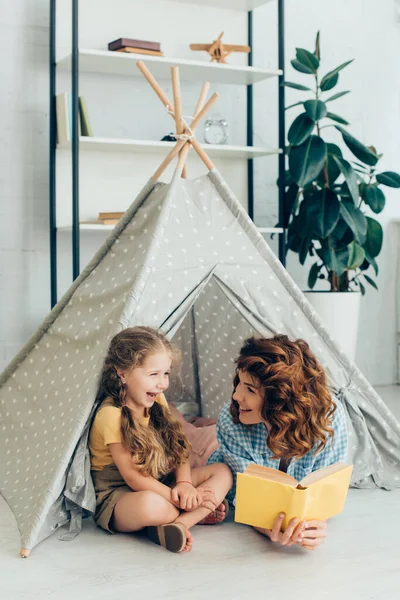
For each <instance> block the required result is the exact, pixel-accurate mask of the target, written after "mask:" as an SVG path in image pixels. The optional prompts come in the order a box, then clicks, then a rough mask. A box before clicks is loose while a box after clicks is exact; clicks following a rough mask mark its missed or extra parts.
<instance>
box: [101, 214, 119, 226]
mask: <svg viewBox="0 0 400 600" xmlns="http://www.w3.org/2000/svg"><path fill="white" fill-rule="evenodd" d="M123 214H124V213H123V212H100V213H99V216H98V219H97V223H101V224H102V225H116V224H117V223H118V221H119V220H120V218H121V217H122V215H123Z"/></svg>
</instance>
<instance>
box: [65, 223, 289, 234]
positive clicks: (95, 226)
mask: <svg viewBox="0 0 400 600" xmlns="http://www.w3.org/2000/svg"><path fill="white" fill-rule="evenodd" d="M114 227H115V225H101V224H100V223H80V225H79V229H80V230H81V231H103V232H106V231H112V230H113V229H114ZM257 229H258V231H259V232H260V233H282V232H283V229H282V228H281V227H257ZM71 230H72V226H71V225H63V226H62V227H59V228H58V231H67V232H68V231H71Z"/></svg>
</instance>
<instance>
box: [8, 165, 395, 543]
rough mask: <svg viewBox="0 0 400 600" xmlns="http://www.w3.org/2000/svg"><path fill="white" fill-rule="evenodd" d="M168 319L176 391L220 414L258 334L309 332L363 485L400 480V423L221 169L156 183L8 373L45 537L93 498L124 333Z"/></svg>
mask: <svg viewBox="0 0 400 600" xmlns="http://www.w3.org/2000/svg"><path fill="white" fill-rule="evenodd" d="M139 324H145V325H150V326H153V327H161V328H162V329H163V330H164V331H165V332H166V333H167V335H169V337H171V338H172V339H173V341H174V343H175V344H176V345H177V346H178V347H179V348H180V349H181V352H182V370H181V374H180V376H179V377H178V376H175V377H174V378H173V381H172V385H171V389H170V391H169V397H170V399H171V400H174V401H175V402H177V404H178V406H179V407H180V408H181V410H182V412H184V413H185V414H187V415H193V414H196V413H198V414H199V413H202V414H204V415H205V416H217V414H218V412H219V410H220V408H221V407H222V405H223V404H225V403H226V402H228V401H229V399H230V397H231V394H232V378H233V373H234V359H235V358H236V356H237V354H238V351H239V349H240V346H241V343H242V342H243V340H244V339H245V338H246V337H248V336H249V335H253V334H257V335H264V336H270V335H273V334H274V333H276V332H283V333H286V334H288V335H289V336H290V337H292V338H297V337H302V338H305V339H306V340H307V341H308V342H309V343H310V345H311V347H312V349H313V350H314V351H315V353H316V354H317V356H318V357H319V359H320V360H321V362H322V363H323V364H324V366H325V368H326V369H327V370H328V372H329V374H330V377H331V382H332V386H333V388H334V390H335V392H336V393H337V394H338V395H339V397H340V398H341V399H342V401H343V403H344V406H345V409H346V412H347V415H348V425H349V433H350V441H351V443H350V448H351V456H350V457H349V459H350V460H351V461H353V462H354V465H355V469H354V477H353V483H354V484H355V485H358V486H365V487H370V486H376V485H377V486H381V487H388V488H389V487H393V486H396V485H399V472H400V469H399V455H400V451H399V449H400V428H399V425H398V423H397V422H396V421H395V419H394V417H393V416H392V414H391V413H390V411H389V410H388V409H387V408H386V406H385V405H384V404H383V402H382V401H381V399H380V398H379V397H378V396H377V395H376V393H375V392H374V390H373V389H372V388H371V386H370V385H369V384H368V383H367V381H366V380H365V378H364V377H363V376H362V374H361V373H360V372H359V371H358V369H357V368H356V367H355V365H353V364H351V363H350V362H349V361H348V359H347V357H346V356H344V355H343V353H342V352H341V350H340V349H339V348H338V347H337V346H336V344H335V343H334V341H333V340H332V338H331V336H330V335H329V333H328V331H327V330H326V328H325V327H324V326H323V324H322V323H321V322H320V320H319V318H318V316H317V315H316V314H315V313H314V311H313V310H312V308H311V306H310V305H309V304H308V302H307V300H306V299H305V297H304V296H303V294H302V293H301V292H300V290H299V289H298V288H297V287H296V285H295V284H294V283H293V281H292V280H291V279H290V277H289V275H288V274H287V272H286V271H285V270H284V269H283V267H282V266H281V264H280V263H279V261H278V260H277V259H276V257H275V256H274V254H273V253H272V252H271V250H270V249H269V247H268V245H267V244H266V242H265V241H264V239H263V238H262V237H261V236H260V235H259V234H258V232H257V230H256V229H255V227H254V225H253V223H252V222H251V221H250V219H249V218H248V216H247V215H246V213H245V212H244V211H243V209H242V208H241V206H240V205H239V203H238V202H237V200H236V199H235V198H234V197H233V195H232V193H231V191H230V190H229V188H228V186H227V185H226V183H225V182H224V181H223V180H222V178H221V176H220V175H219V173H218V172H217V171H213V172H211V173H209V174H208V175H207V176H204V177H200V178H198V179H196V180H194V181H189V180H183V179H180V178H178V177H174V179H173V181H172V182H171V184H170V185H165V184H156V185H155V184H154V183H153V182H149V183H148V184H147V186H145V188H144V189H143V190H142V192H141V194H140V195H139V197H138V198H137V199H136V201H135V202H134V203H133V205H132V206H131V208H130V209H129V210H128V211H127V213H126V214H125V216H124V217H123V219H122V221H121V222H120V223H119V225H118V226H117V227H116V229H115V230H114V232H113V234H112V236H110V238H109V239H108V240H107V242H106V243H105V244H104V245H103V247H102V248H101V249H100V250H99V252H98V253H97V254H96V256H95V258H94V259H93V260H92V261H91V263H90V264H89V265H88V266H87V267H86V269H85V270H84V271H83V273H82V274H81V275H80V277H79V278H78V280H77V281H76V282H75V283H74V285H73V286H72V287H71V289H70V290H69V292H67V294H66V295H65V296H64V298H63V299H62V300H61V301H60V302H59V304H58V305H57V307H55V309H54V310H53V311H52V313H51V314H50V315H49V317H48V318H47V319H46V321H45V322H44V323H43V324H42V326H41V327H40V329H39V330H38V332H37V333H36V334H35V335H34V336H33V338H31V340H30V341H29V342H28V344H27V345H26V346H25V348H24V349H23V350H22V351H21V352H20V354H19V355H18V356H17V357H16V359H15V360H14V361H13V362H12V363H11V365H10V366H9V368H8V369H7V370H6V372H5V373H4V374H3V376H2V378H1V380H0V384H1V389H0V491H1V493H2V494H3V496H4V497H5V498H6V500H7V502H8V503H9V505H10V507H11V509H12V511H13V512H14V515H15V517H16V520H17V523H18V527H19V529H20V532H21V538H22V545H23V546H25V547H27V548H32V547H33V546H34V545H35V544H37V543H38V542H39V541H40V540H41V539H43V538H45V537H46V536H47V535H49V534H50V533H51V532H52V531H54V530H55V529H57V528H58V527H60V526H61V525H63V524H64V523H66V522H68V521H69V520H70V519H71V516H74V519H75V518H77V514H78V513H79V511H80V512H82V511H86V512H87V513H90V512H91V511H92V510H93V508H94V495H93V488H92V483H91V480H90V476H89V469H90V464H89V456H88V452H87V448H86V441H87V434H88V429H89V425H90V418H91V416H92V414H93V410H94V408H93V403H94V399H95V396H96V389H97V379H98V375H99V371H100V368H101V365H102V361H103V358H104V354H105V352H106V349H107V346H108V344H109V341H110V339H111V337H112V336H113V335H114V334H115V333H116V332H117V331H119V330H121V329H123V328H125V327H129V326H134V325H139Z"/></svg>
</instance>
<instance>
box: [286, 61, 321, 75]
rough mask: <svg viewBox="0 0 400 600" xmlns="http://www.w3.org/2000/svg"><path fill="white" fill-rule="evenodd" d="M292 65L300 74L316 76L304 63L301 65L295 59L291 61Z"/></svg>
mask: <svg viewBox="0 0 400 600" xmlns="http://www.w3.org/2000/svg"><path fill="white" fill-rule="evenodd" d="M290 64H291V65H292V67H293V68H294V69H296V71H299V72H300V73H305V74H306V75H315V72H314V70H313V69H310V68H309V67H306V66H305V65H303V63H301V62H300V61H299V60H296V59H295V58H294V59H293V60H291V61H290Z"/></svg>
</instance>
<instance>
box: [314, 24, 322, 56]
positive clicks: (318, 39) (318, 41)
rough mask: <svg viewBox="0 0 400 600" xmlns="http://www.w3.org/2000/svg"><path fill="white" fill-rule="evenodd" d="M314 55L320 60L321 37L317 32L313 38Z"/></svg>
mask: <svg viewBox="0 0 400 600" xmlns="http://www.w3.org/2000/svg"><path fill="white" fill-rule="evenodd" d="M314 55H315V56H316V57H317V58H318V60H321V36H320V32H319V31H318V33H317V37H316V38H315V50H314Z"/></svg>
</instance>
